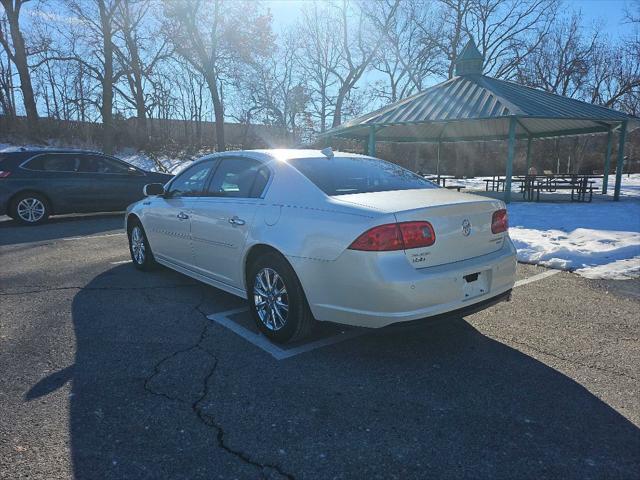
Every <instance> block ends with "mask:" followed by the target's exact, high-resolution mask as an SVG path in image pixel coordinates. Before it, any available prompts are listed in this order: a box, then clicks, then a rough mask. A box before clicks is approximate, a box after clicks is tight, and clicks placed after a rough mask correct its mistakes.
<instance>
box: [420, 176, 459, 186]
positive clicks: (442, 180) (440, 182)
mask: <svg viewBox="0 0 640 480" xmlns="http://www.w3.org/2000/svg"><path fill="white" fill-rule="evenodd" d="M423 177H424V178H426V179H427V180H430V181H432V182H436V183H437V184H438V185H440V186H441V187H445V188H446V187H447V179H452V178H455V177H454V176H453V175H423Z"/></svg>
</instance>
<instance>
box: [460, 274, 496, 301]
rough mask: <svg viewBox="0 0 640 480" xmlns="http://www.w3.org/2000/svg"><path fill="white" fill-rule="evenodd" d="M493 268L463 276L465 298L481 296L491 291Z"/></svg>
mask: <svg viewBox="0 0 640 480" xmlns="http://www.w3.org/2000/svg"><path fill="white" fill-rule="evenodd" d="M490 280H491V270H484V271H481V272H473V273H469V274H467V275H464V276H463V277H462V282H463V288H462V295H463V300H469V299H471V298H476V297H480V296H482V295H484V294H486V293H488V292H489V285H490Z"/></svg>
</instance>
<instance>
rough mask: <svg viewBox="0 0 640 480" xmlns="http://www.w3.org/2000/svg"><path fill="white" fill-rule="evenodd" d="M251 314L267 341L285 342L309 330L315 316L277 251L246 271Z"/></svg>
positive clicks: (294, 276)
mask: <svg viewBox="0 0 640 480" xmlns="http://www.w3.org/2000/svg"><path fill="white" fill-rule="evenodd" d="M248 275H249V276H248V279H247V283H248V296H249V305H250V309H251V314H252V315H253V318H254V320H255V322H256V325H257V326H258V328H259V329H260V331H261V332H262V333H263V334H264V335H266V336H267V337H268V338H269V339H270V340H272V341H274V342H277V343H286V342H292V341H296V340H300V339H302V338H304V337H306V336H307V335H309V333H310V332H311V330H312V328H313V325H314V322H315V320H314V318H313V315H312V314H311V311H310V310H309V305H308V304H307V299H306V297H305V295H304V292H303V290H302V286H301V285H300V281H299V280H298V277H297V276H296V274H295V272H294V271H293V268H291V265H289V263H288V262H287V261H286V260H285V259H284V258H283V257H282V256H281V255H279V254H277V253H275V252H274V253H267V254H265V255H263V256H261V257H260V258H258V259H257V260H256V261H255V262H254V263H253V264H252V265H251V266H250V267H249V271H248Z"/></svg>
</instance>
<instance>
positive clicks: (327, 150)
mask: <svg viewBox="0 0 640 480" xmlns="http://www.w3.org/2000/svg"><path fill="white" fill-rule="evenodd" d="M320 153H321V154H323V155H324V156H325V157H327V158H328V159H332V158H333V150H332V149H331V147H327V148H323V149H322V150H320Z"/></svg>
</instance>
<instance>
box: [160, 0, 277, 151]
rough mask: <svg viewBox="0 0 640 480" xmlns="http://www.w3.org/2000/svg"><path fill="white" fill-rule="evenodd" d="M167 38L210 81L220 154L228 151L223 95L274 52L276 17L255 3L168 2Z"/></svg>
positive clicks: (214, 0) (166, 6)
mask: <svg viewBox="0 0 640 480" xmlns="http://www.w3.org/2000/svg"><path fill="white" fill-rule="evenodd" d="M164 11H165V16H166V20H167V21H166V25H165V33H166V35H167V38H168V39H170V40H171V41H172V42H173V44H174V46H175V49H176V52H177V53H178V54H179V55H180V56H182V57H183V58H184V59H185V60H186V61H187V62H189V64H191V66H192V67H193V68H194V69H195V70H196V71H198V72H199V73H200V74H201V75H202V76H203V78H204V79H205V81H206V83H207V86H208V88H209V92H210V93H211V100H212V103H213V111H214V115H215V123H216V143H217V146H218V150H224V149H225V135H224V120H225V113H224V93H225V87H226V86H228V85H229V84H230V83H232V82H233V81H234V78H235V77H236V75H237V71H238V70H239V69H241V68H242V67H243V65H246V64H247V63H250V62H253V61H254V60H255V57H259V56H263V55H265V54H266V53H268V51H269V50H270V49H271V48H272V45H273V42H274V39H273V35H272V32H271V17H270V16H269V15H266V14H264V13H263V12H262V11H261V9H260V7H259V5H258V4H256V3H255V2H243V1H235V2H231V1H224V0H193V1H190V2H175V3H174V2H166V3H165V9H164Z"/></svg>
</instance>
